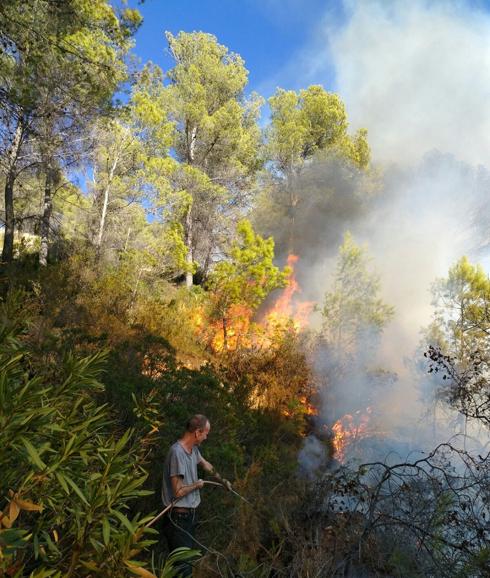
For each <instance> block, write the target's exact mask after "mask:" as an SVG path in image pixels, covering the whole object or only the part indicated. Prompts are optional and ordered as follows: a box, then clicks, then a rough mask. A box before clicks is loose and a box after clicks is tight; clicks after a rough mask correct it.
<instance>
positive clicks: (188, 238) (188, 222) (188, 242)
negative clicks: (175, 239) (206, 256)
mask: <svg viewBox="0 0 490 578" xmlns="http://www.w3.org/2000/svg"><path fill="white" fill-rule="evenodd" d="M185 246H186V247H187V255H186V256H185V261H186V263H187V270H186V272H185V285H186V287H187V288H188V289H189V288H190V287H192V285H193V284H194V275H193V273H192V268H193V262H194V259H193V252H192V206H190V207H189V209H188V210H187V214H186V216H185Z"/></svg>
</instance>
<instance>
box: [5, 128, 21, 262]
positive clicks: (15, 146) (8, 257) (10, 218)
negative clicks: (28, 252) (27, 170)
mask: <svg viewBox="0 0 490 578" xmlns="http://www.w3.org/2000/svg"><path fill="white" fill-rule="evenodd" d="M21 137H22V124H21V122H20V121H19V122H18V123H17V128H16V129H15V135H14V140H13V142H12V146H11V148H10V152H9V155H8V156H9V159H8V173H7V176H6V179H5V229H4V237H3V249H2V262H3V263H11V262H12V260H13V258H14V233H15V213H14V184H15V179H16V176H17V175H16V171H15V165H16V159H17V156H18V154H19V148H20V144H21V140H22V139H21Z"/></svg>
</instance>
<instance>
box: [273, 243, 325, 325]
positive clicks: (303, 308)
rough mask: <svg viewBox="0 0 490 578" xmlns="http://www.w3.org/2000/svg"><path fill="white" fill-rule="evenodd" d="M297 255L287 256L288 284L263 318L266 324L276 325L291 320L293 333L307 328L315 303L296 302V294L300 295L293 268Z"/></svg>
mask: <svg viewBox="0 0 490 578" xmlns="http://www.w3.org/2000/svg"><path fill="white" fill-rule="evenodd" d="M298 259H299V257H298V256H297V255H293V254H291V255H288V260H287V264H288V268H289V269H290V273H289V276H288V282H287V285H286V287H285V288H284V290H283V291H282V293H281V295H280V296H279V297H278V299H277V300H276V302H275V303H274V305H273V307H272V308H271V309H270V310H269V312H268V313H267V314H266V316H265V321H266V324H270V325H278V324H281V323H284V322H285V321H287V320H292V322H293V327H294V329H295V331H297V332H299V331H301V330H302V329H304V328H305V327H307V326H308V321H309V317H310V314H311V312H312V311H313V307H314V306H315V303H314V302H313V301H298V300H297V299H295V298H294V297H295V295H296V294H300V293H301V288H300V286H299V283H298V281H297V279H296V275H295V271H294V266H295V264H296V263H297V262H298Z"/></svg>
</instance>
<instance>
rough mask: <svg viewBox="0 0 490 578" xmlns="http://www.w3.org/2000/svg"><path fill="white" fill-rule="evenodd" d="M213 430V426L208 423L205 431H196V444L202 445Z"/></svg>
mask: <svg viewBox="0 0 490 578" xmlns="http://www.w3.org/2000/svg"><path fill="white" fill-rule="evenodd" d="M210 430H211V425H210V423H209V422H207V424H206V427H205V428H204V429H198V430H196V443H197V445H198V446H199V445H201V444H202V442H203V441H204V440H205V439H206V438H207V437H208V434H209V432H210Z"/></svg>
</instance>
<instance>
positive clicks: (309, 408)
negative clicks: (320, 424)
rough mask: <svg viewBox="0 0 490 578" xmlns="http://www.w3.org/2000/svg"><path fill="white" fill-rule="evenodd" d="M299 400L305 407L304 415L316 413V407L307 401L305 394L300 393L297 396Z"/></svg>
mask: <svg viewBox="0 0 490 578" xmlns="http://www.w3.org/2000/svg"><path fill="white" fill-rule="evenodd" d="M299 402H300V403H301V405H302V406H303V407H304V408H305V414H306V415H318V409H317V408H316V407H315V406H314V405H312V404H311V403H310V402H309V400H308V398H307V397H306V395H302V396H301V397H300V398H299Z"/></svg>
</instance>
